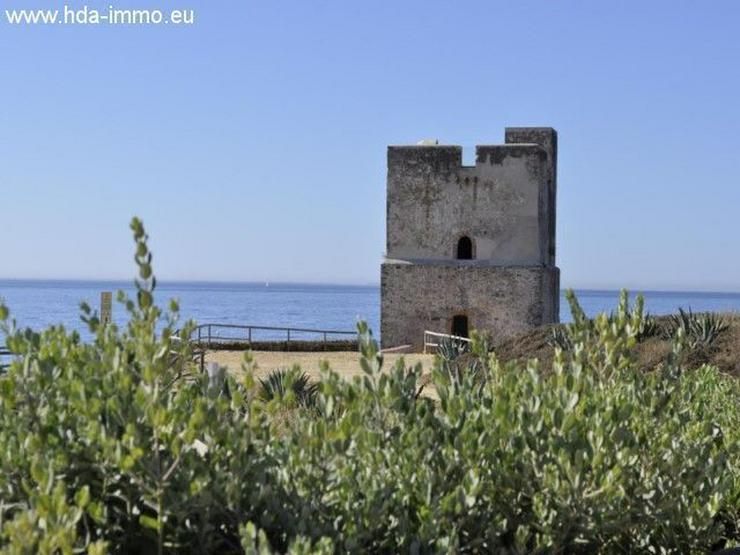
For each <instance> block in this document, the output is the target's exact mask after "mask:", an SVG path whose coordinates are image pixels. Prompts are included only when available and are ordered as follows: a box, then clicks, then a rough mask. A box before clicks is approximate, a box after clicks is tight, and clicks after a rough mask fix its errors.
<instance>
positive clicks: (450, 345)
mask: <svg viewBox="0 0 740 555" xmlns="http://www.w3.org/2000/svg"><path fill="white" fill-rule="evenodd" d="M469 352H470V343H469V342H468V341H461V340H460V339H455V338H454V337H448V338H445V339H443V340H442V341H441V342H440V343H439V345H437V354H438V355H439V356H441V357H442V359H443V360H444V361H446V362H452V361H453V360H455V359H456V358H458V357H459V356H460V355H464V354H465V353H469Z"/></svg>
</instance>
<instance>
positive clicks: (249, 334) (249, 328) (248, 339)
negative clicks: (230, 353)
mask: <svg viewBox="0 0 740 555" xmlns="http://www.w3.org/2000/svg"><path fill="white" fill-rule="evenodd" d="M247 343H249V344H250V345H252V326H249V327H248V328H247Z"/></svg>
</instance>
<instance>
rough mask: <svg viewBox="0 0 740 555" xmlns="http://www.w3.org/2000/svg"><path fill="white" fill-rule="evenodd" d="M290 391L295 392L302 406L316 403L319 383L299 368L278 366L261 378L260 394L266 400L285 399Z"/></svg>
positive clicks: (310, 405)
mask: <svg viewBox="0 0 740 555" xmlns="http://www.w3.org/2000/svg"><path fill="white" fill-rule="evenodd" d="M289 392H292V393H293V395H294V396H295V399H296V401H297V403H298V404H299V405H301V406H304V407H314V406H315V405H316V393H317V392H318V385H317V384H315V383H312V382H311V379H310V378H309V377H308V374H306V373H305V372H301V371H300V370H299V369H298V368H278V369H276V370H273V371H272V372H270V373H269V374H268V375H267V377H265V378H263V379H261V380H260V393H259V396H260V397H261V398H262V399H263V400H265V401H271V400H273V399H283V398H284V397H285V396H286V395H287V394H288V393H289Z"/></svg>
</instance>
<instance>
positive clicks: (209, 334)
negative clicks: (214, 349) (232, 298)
mask: <svg viewBox="0 0 740 555" xmlns="http://www.w3.org/2000/svg"><path fill="white" fill-rule="evenodd" d="M208 346H209V347H210V346H211V324H208Z"/></svg>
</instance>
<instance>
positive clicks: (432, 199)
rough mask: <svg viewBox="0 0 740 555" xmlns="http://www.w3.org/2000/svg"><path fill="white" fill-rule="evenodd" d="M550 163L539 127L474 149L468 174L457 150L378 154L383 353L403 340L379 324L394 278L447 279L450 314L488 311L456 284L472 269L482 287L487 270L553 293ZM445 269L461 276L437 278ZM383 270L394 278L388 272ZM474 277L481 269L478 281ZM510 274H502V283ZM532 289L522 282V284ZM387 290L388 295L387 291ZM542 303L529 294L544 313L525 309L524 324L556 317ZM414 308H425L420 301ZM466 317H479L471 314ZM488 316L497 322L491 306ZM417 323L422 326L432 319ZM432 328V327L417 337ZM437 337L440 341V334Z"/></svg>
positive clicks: (552, 144)
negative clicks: (382, 202) (454, 294)
mask: <svg viewBox="0 0 740 555" xmlns="http://www.w3.org/2000/svg"><path fill="white" fill-rule="evenodd" d="M556 158H557V134H556V132H555V131H554V130H553V129H551V128H545V127H535V128H522V127H516V128H507V129H506V132H505V143H504V144H493V145H479V146H477V147H476V163H475V165H473V166H466V165H464V164H463V162H462V159H463V158H462V147H460V146H457V145H414V146H389V147H388V176H387V220H386V222H387V237H386V263H385V264H384V267H383V279H384V281H383V314H382V318H381V320H382V323H381V326H382V330H381V333H382V338H383V343H384V344H385V345H389V344H391V343H396V344H397V343H398V341H399V340H400V339H401V338H402V336H403V337H405V336H406V335H408V334H405V333H404V334H400V335H399V334H398V333H395V332H394V331H393V328H392V326H391V327H389V324H388V322H391V321H392V320H393V319H394V318H393V316H392V315H393V313H394V312H397V310H396V309H393V308H391V307H388V310H389V312H390V316H388V317H387V315H386V313H385V310H386V304H387V303H386V299H387V298H388V299H390V298H392V297H395V296H396V295H395V294H394V292H393V291H386V289H387V288H388V287H389V284H388V283H386V282H387V281H388V280H391V281H393V282H394V283H395V282H399V283H397V284H396V285H398V286H400V285H401V284H400V281H399V280H401V277H400V276H402V275H403V274H404V272H406V273H408V274H409V275H410V273H411V272H413V273H414V275H415V276H416V279H417V280H418V279H419V278H420V276H422V275H426V273H425V272H437V273H438V274H439V272H447V273H446V274H445V275H449V276H456V277H455V280H456V282H457V285H456V286H455V287H457V289H458V290H460V292H461V294H462V295H464V297H465V301H464V302H462V301H458V302H456V303H450V306H451V307H452V306H461V305H470V306H472V305H477V306H478V307H484V306H487V304H486V303H488V304H489V305H490V299H489V300H486V299H485V298H480V293H476V294H475V295H473V294H472V293H471V291H473V290H475V291H481V289H480V287H478V286H476V287H477V288H476V287H473V286H472V285H471V283H470V279H473V278H467V277H465V276H467V275H470V276H473V275H474V274H475V272H476V269H477V270H478V271H479V274H478V275H484V274H485V275H486V276H488V278H491V276H493V275H494V274H495V272H496V270H495V269H496V268H501V269H505V268H508V269H511V268H537V269H540V270H541V269H548V272H549V273H548V277H546V278H544V279H543V280H540V283H542V284H546V286H545V285H542V287H540V289H541V291H540V293H542V291H544V290H545V289H546V290H547V291H551V290H554V289H558V287H557V286H554V283H555V282H556V281H557V279H556V280H555V281H554V280H553V272H554V274H555V275H556V277H557V268H555V197H556V188H557V185H556V174H557V162H556ZM451 264H452V265H453V266H458V267H460V268H463V269H464V270H463V272H462V273H460V272H452V273H449V272H448V271H447V270H441V268H449V267H450V265H451ZM390 265H396V266H397V267H398V268H400V269H398V268H396V269H394V270H392V271H391V270H390V269H389V266H390ZM410 266H414V268H413V269H410V268H409V267H410ZM403 268H406V269H403ZM484 268H487V269H488V270H485V272H483V269H484ZM491 268H493V270H491ZM425 269H426V270H425ZM465 272H467V273H465ZM515 274H516V272H515V273H513V274H512V273H511V272H509V274H507V275H515ZM503 275H504V274H502V276H503ZM527 275H530V274H527ZM391 276H392V277H391ZM530 277H531V276H530ZM386 278H387V279H386ZM476 279H477V278H476ZM461 280H462V281H461ZM466 280H467V281H466ZM535 281H537V280H534V281H532V280H531V279H530V283H535ZM479 285H480V284H479ZM440 286H441V284H437V285H436V287H437V288H439V287H440ZM390 287H394V288H395V287H396V286H395V285H393V284H391V285H390ZM496 287H497V289H496V291H497V292H496V293H495V294H496V295H497V296H498V297H501V295H504V296H505V294H504V293H503V292H502V291H505V290H506V288H505V287H504V289H501V284H497V285H496ZM543 287H544V289H543ZM512 291H513V290H512ZM429 295H433V293H430V294H429ZM473 297H475V298H473ZM484 297H485V296H484ZM520 297H521V294H519V293H517V294H516V295H514V294H513V293H512V299H511V302H512V303H514V304H516V303H517V302H519V301H520V300H521V299H520ZM550 297H551V295H550V293H547V294H546V295H544V294H540V295H539V298H540V299H541V301H538V302H540V305H542V302H544V301H542V299H544V300H545V301H546V303H545V304H547V303H550V304H549V305H548V306H547V307H546V308H540V309H536V310H534V309H533V310H530V312H532V314H534V316H533V317H532V318H530V320H531V321H532V322H534V321H537V323H540V322H544V321H552V319H553V318H557V316H556V315H555V316H553V315H552V313H553V310H552V309H553V306H554V305H553V304H552V303H555V304H557V299H555V300H554V301H553V300H552V299H550ZM419 300H420V301H421V299H419ZM414 302H416V301H414ZM423 302H424V303H427V304H430V303H431V304H433V302H432V301H430V300H429V299H426V298H425V299H423ZM542 306H544V305H542ZM446 310H448V309H446ZM449 310H452V308H450V309H449ZM460 310H462V308H460ZM476 310H478V311H479V312H480V310H479V308H476ZM484 312H485V311H484ZM495 312H499V313H500V307H499V308H497V309H495ZM481 314H483V313H481ZM492 317H494V316H492ZM436 318H438V319H439V318H441V317H436ZM501 318H502V316H501V315H498V316H495V319H496V320H501ZM512 318H513V317H512ZM512 318H510V319H512ZM424 319H426V320H427V323H428V325H429V326H432V323H431V322H432V321H433V319H432V320H429V318H426V317H424V318H422V320H424ZM477 319H478V320H479V321H480V323H481V324H485V322H486V318H484V317H483V316H480V317H479V318H477ZM513 319H516V318H513ZM445 325H446V324H445ZM439 327H440V325H439V324H437V325H436V326H434V327H428V328H426V329H436V328H439ZM477 327H485V326H477ZM489 327H490V326H489ZM499 327H500V326H499ZM509 327H510V326H509ZM520 327H521V326H520ZM512 329H513V328H512ZM422 331H423V330H422ZM438 331H443V332H447V333H449V331H450V330H449V329H446V330H444V329H442V330H438ZM499 335H500V334H499ZM388 336H390V339H389V337H388ZM407 342H408V341H407Z"/></svg>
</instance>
